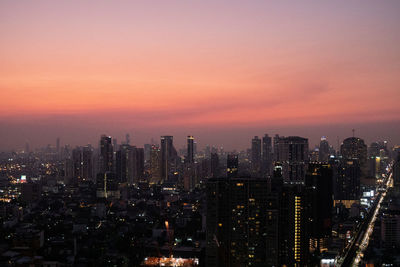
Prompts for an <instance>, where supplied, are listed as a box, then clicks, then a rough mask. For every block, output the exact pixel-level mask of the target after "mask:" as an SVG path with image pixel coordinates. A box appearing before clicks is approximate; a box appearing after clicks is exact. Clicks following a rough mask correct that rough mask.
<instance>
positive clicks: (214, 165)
mask: <svg viewBox="0 0 400 267" xmlns="http://www.w3.org/2000/svg"><path fill="white" fill-rule="evenodd" d="M219 176H220V166H219V157H218V154H217V153H211V177H214V178H217V177H219Z"/></svg>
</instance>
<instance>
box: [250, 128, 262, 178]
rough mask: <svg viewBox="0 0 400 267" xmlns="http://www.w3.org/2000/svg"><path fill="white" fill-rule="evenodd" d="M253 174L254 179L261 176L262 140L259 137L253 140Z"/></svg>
mask: <svg viewBox="0 0 400 267" xmlns="http://www.w3.org/2000/svg"><path fill="white" fill-rule="evenodd" d="M251 174H252V176H253V177H260V176H261V139H259V138H258V136H254V138H253V139H252V140H251Z"/></svg>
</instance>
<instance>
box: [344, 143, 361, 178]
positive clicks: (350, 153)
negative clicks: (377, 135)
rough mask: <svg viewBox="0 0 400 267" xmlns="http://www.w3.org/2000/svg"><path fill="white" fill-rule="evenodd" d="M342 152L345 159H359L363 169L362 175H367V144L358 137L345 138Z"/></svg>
mask: <svg viewBox="0 0 400 267" xmlns="http://www.w3.org/2000/svg"><path fill="white" fill-rule="evenodd" d="M340 153H341V155H342V157H343V158H344V159H349V160H357V161H358V163H359V166H360V169H361V176H365V175H367V145H366V144H365V143H364V140H362V139H361V138H358V137H349V138H346V139H344V140H343V144H342V145H341V146H340Z"/></svg>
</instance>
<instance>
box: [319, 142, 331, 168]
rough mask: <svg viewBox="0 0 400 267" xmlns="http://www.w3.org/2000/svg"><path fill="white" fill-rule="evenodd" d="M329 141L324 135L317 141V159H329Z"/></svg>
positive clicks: (323, 160) (325, 160) (324, 160)
mask: <svg viewBox="0 0 400 267" xmlns="http://www.w3.org/2000/svg"><path fill="white" fill-rule="evenodd" d="M329 154H330V153H329V143H328V141H327V140H326V137H325V136H322V137H321V142H320V143H319V161H321V162H328V160H329Z"/></svg>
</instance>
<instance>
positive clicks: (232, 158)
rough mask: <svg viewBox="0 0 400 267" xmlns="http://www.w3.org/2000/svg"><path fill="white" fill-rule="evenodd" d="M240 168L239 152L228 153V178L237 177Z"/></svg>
mask: <svg viewBox="0 0 400 267" xmlns="http://www.w3.org/2000/svg"><path fill="white" fill-rule="evenodd" d="M238 169H239V157H238V155H237V154H228V157H227V160H226V174H227V176H228V178H231V177H237V175H238Z"/></svg>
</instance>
